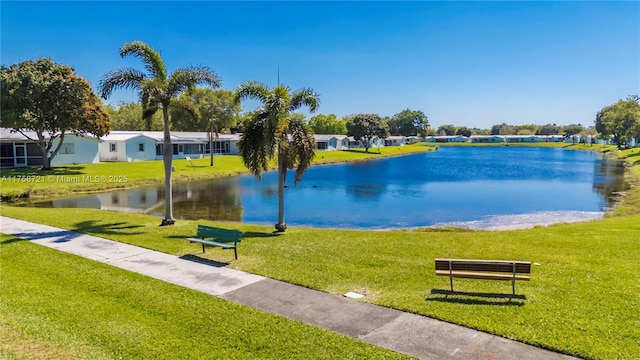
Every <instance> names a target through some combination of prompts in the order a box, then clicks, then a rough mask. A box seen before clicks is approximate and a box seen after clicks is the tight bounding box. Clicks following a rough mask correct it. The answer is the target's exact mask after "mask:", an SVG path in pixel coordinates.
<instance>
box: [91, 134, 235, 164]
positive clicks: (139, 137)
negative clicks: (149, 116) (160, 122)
mask: <svg viewBox="0 0 640 360" xmlns="http://www.w3.org/2000/svg"><path fill="white" fill-rule="evenodd" d="M209 136H210V135H209V133H208V132H180V131H174V132H171V152H172V154H173V158H174V159H185V158H186V157H187V156H189V157H190V158H202V157H203V156H205V155H209V154H211V151H212V150H213V153H214V154H233V155H237V154H238V153H239V148H238V143H239V141H240V134H218V137H217V138H216V137H215V134H214V135H213V136H214V139H213V140H210V138H209ZM103 142H104V143H103V144H102V146H101V148H100V160H101V161H127V162H128V161H142V160H161V159H162V158H163V156H162V154H163V152H164V132H162V131H112V132H111V133H110V134H109V135H107V136H105V137H103ZM211 145H213V146H211ZM210 148H211V149H212V150H211V149H210Z"/></svg>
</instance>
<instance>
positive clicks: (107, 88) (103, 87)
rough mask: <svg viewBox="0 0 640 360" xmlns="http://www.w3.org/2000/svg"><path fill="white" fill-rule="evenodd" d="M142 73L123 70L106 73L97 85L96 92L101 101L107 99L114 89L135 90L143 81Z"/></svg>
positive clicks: (129, 69)
mask: <svg viewBox="0 0 640 360" xmlns="http://www.w3.org/2000/svg"><path fill="white" fill-rule="evenodd" d="M144 79H145V77H144V73H142V72H141V71H139V70H136V69H131V68H125V69H116V70H113V71H110V72H108V73H107V74H106V75H105V76H104V77H103V78H102V79H101V80H100V83H98V92H99V93H100V96H101V97H102V98H103V99H106V98H108V97H109V96H110V95H111V93H112V92H113V90H116V89H137V88H140V86H141V83H142V82H143V81H144Z"/></svg>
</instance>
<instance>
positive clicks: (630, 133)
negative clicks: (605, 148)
mask: <svg viewBox="0 0 640 360" xmlns="http://www.w3.org/2000/svg"><path fill="white" fill-rule="evenodd" d="M638 100H639V98H638V96H634V95H632V96H629V97H628V98H627V99H626V100H619V101H618V102H617V103H615V104H613V105H609V106H607V107H604V108H603V109H602V110H600V111H598V113H597V114H596V130H597V131H598V132H599V133H601V134H602V136H603V137H606V136H613V141H614V142H615V143H616V144H617V145H618V148H621V147H622V145H624V144H626V142H627V141H628V140H630V139H634V138H640V104H638Z"/></svg>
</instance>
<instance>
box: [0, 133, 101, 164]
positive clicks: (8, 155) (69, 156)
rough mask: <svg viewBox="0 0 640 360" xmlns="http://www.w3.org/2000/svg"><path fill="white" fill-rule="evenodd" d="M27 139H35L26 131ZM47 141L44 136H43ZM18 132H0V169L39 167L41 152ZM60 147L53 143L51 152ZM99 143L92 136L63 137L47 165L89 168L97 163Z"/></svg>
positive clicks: (70, 135) (55, 141)
mask: <svg viewBox="0 0 640 360" xmlns="http://www.w3.org/2000/svg"><path fill="white" fill-rule="evenodd" d="M25 134H26V135H27V136H28V137H29V138H31V139H37V137H38V135H37V134H36V133H35V132H34V131H26V132H25ZM45 137H47V138H48V135H47V134H45ZM29 138H27V137H25V136H24V135H23V134H21V133H19V132H12V131H11V129H8V128H0V166H1V167H26V166H42V151H41V150H40V147H39V146H38V144H37V143H36V142H35V141H33V140H31V139H29ZM59 143H60V138H56V139H55V140H54V142H53V149H55V148H56V147H57V146H58V144H59ZM98 144H99V140H98V139H97V138H95V137H93V136H90V135H87V136H79V135H74V134H72V133H68V134H65V136H64V141H63V143H62V147H61V148H60V150H59V151H58V154H57V155H56V156H55V157H54V158H53V162H52V163H51V165H69V164H90V163H96V162H98V161H99V160H100V159H99V155H98Z"/></svg>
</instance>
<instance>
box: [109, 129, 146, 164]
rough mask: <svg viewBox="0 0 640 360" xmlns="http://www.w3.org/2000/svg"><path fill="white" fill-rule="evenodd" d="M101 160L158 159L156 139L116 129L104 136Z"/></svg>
mask: <svg viewBox="0 0 640 360" xmlns="http://www.w3.org/2000/svg"><path fill="white" fill-rule="evenodd" d="M101 140H102V142H101V143H100V161H123V162H131V161H145V160H155V159H156V140H155V139H152V138H150V137H147V136H144V135H142V134H140V133H133V132H131V133H129V132H126V133H122V132H118V131H114V132H112V133H110V134H109V135H106V136H103V137H102V139H101Z"/></svg>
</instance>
